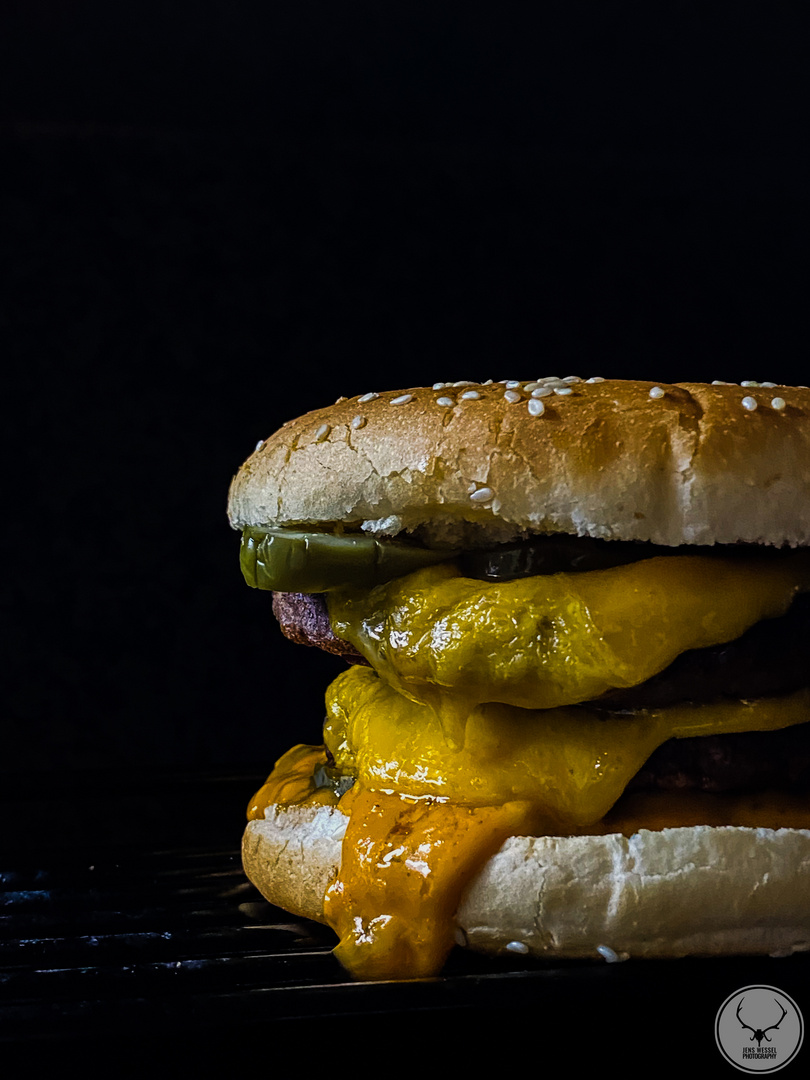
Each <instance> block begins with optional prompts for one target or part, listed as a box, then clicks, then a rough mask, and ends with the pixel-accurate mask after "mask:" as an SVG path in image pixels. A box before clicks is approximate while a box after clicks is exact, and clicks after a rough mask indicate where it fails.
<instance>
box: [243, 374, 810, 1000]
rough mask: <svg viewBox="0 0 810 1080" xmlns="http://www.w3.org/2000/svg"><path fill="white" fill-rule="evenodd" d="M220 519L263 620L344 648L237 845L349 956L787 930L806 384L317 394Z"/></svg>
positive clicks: (422, 968)
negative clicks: (310, 735)
mask: <svg viewBox="0 0 810 1080" xmlns="http://www.w3.org/2000/svg"><path fill="white" fill-rule="evenodd" d="M228 513H229V518H230V522H231V524H232V526H233V527H234V528H235V529H238V530H240V531H241V532H242V542H241V566H242V571H243V574H244V577H245V579H246V580H247V583H248V584H249V585H251V586H253V587H255V588H258V589H260V590H266V591H267V592H268V593H270V594H271V596H272V609H273V612H274V614H275V617H276V618H277V619H278V621H279V623H280V624H281V629H282V630H283V632H284V634H285V635H286V636H287V637H289V638H291V639H292V640H293V641H297V642H300V643H302V644H305V645H312V646H316V647H319V648H321V649H324V650H326V651H328V652H330V653H335V654H337V655H339V656H342V657H343V658H344V659H345V661H346V664H345V668H342V669H341V671H340V674H338V676H337V678H336V679H334V681H333V682H332V683H331V685H330V686H329V687H328V689H327V690H326V696H325V721H324V727H323V741H322V743H319V744H318V745H306V744H299V745H296V746H294V747H293V748H292V749H291V750H290V751H289V752H288V753H286V754H285V755H284V756H283V757H281V759H280V760H279V761H278V762H277V763H276V764H275V767H274V768H273V770H272V772H271V773H270V775H269V777H268V779H267V782H266V783H265V784H264V786H263V787H262V788H261V789H260V790H259V791H258V792H257V793H256V795H255V797H254V798H253V799H252V801H251V803H250V806H249V809H248V823H247V827H246V830H245V833H244V838H243V862H244V867H245V871H246V874H247V876H248V877H249V879H250V880H251V881H252V882H253V883H254V884H255V885H256V886H257V888H258V889H259V890H260V891H261V892H262V894H263V895H264V896H265V897H266V898H267V899H268V900H269V901H271V902H272V903H274V904H276V905H278V906H280V907H282V908H285V909H287V910H289V911H290V912H293V913H294V914H296V915H298V916H304V917H307V918H310V919H315V920H319V921H321V922H324V923H326V924H328V925H329V926H331V927H332V928H333V929H334V931H335V933H336V935H337V942H338V944H337V946H336V955H337V957H338V959H339V960H340V962H341V963H342V964H343V965H344V966H345V968H346V969H347V970H348V971H349V972H350V973H351V974H352V975H354V976H355V977H357V978H360V979H387V978H413V977H424V976H431V975H434V974H436V973H438V972H439V971H441V970H442V968H443V966H444V965H445V963H446V960H447V957H448V955H449V953H450V952H451V950H452V949H453V948H454V946H456V945H462V946H466V947H470V948H472V949H477V950H481V951H484V952H489V953H503V952H506V953H507V954H508V953H509V952H515V953H518V954H523V955H530V956H533V957H539V958H555V960H556V959H559V958H587V957H591V958H593V959H594V960H595V961H599V960H600V958H602V959H605V960H617V959H624V958H626V957H677V956H709V955H713V956H717V955H732V954H737V955H745V954H752V955H753V954H771V955H785V954H789V953H792V952H795V951H798V950H806V949H808V948H810V389H808V388H807V387H788V386H777V385H775V384H773V383H756V384H755V383H745V384H739V385H736V384H730V383H712V384H697V383H678V384H664V383H660V384H654V383H651V382H642V381H628V380H610V379H600V378H587V379H584V378H583V379H581V378H578V377H568V378H563V379H560V378H556V377H549V378H538V379H534V380H527V381H514V380H509V381H502V382H493V381H488V382H485V383H473V382H467V381H463V382H454V383H436V384H434V385H433V386H432V387H423V388H414V389H407V390H399V391H390V392H376V391H375V392H370V393H366V394H363V395H360V396H356V397H352V398H340V399H339V400H338V401H337V402H336V403H335V404H334V405H332V406H331V407H328V408H323V409H318V410H315V411H313V412H309V413H307V414H306V415H304V416H302V417H300V418H299V419H296V420H293V421H291V422H290V423H287V424H285V425H284V426H283V427H282V428H281V429H280V430H279V431H278V432H276V433H275V434H274V435H272V436H271V437H270V438H268V439H267V440H266V441H263V442H262V443H260V444H259V446H258V447H257V449H256V451H255V452H254V453H253V454H252V456H251V457H250V458H248V460H247V461H246V462H245V463H244V465H243V466H242V467H241V469H240V470H239V471H238V473H237V475H236V476H235V477H234V479H233V481H232V484H231V488H230V493H229V505H228ZM269 603H270V597H268V604H269Z"/></svg>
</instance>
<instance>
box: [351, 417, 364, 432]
mask: <svg viewBox="0 0 810 1080" xmlns="http://www.w3.org/2000/svg"><path fill="white" fill-rule="evenodd" d="M365 426H366V418H365V416H355V418H354V419H353V420H352V427H353V428H354V430H355V431H357V429H358V428H361V427H365Z"/></svg>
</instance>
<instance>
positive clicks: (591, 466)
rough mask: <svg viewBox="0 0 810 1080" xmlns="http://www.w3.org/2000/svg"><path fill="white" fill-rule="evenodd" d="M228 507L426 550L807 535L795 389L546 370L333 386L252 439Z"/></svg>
mask: <svg viewBox="0 0 810 1080" xmlns="http://www.w3.org/2000/svg"><path fill="white" fill-rule="evenodd" d="M533 393H534V394H539V396H533ZM228 515H229V517H230V520H231V524H232V525H233V527H234V528H243V527H244V526H245V525H275V526H278V525H316V524H317V525H326V524H332V523H335V524H338V523H339V524H342V525H344V526H347V527H351V528H362V529H364V530H366V531H368V532H371V533H373V534H375V535H382V536H396V535H397V534H399V533H403V532H414V531H415V532H417V533H418V535H419V536H420V538H421V539H422V540H423V542H425V543H427V544H429V545H435V546H441V545H443V544H459V543H467V544H475V543H492V542H493V541H498V540H508V539H511V538H513V537H520V536H525V535H529V534H534V533H569V534H574V535H579V536H593V537H602V538H606V539H616V540H646V541H652V542H653V543H656V544H664V545H670V546H675V545H680V544H715V543H717V544H728V543H735V542H747V543H757V544H769V545H775V546H785V545H789V546H792V547H795V546H799V545H807V544H810V389H808V388H807V387H787V386H779V387H775V386H774V385H773V384H769V385H768V386H762V385H751V384H747V385H746V386H739V385H736V384H727V383H723V384H711V385H709V384H704V383H675V384H671V383H660V384H655V383H652V382H637V381H629V380H610V379H605V380H601V379H600V380H587V381H585V380H581V379H574V378H569V379H565V380H562V379H556V378H554V379H536V380H530V381H526V382H508V383H504V382H500V383H486V384H478V383H452V384H449V383H447V384H441V383H439V384H436V386H434V387H433V388H418V389H410V390H399V391H386V392H381V393H372V394H364V395H362V396H359V397H353V398H341V399H340V400H339V401H338V402H337V403H336V404H334V405H332V406H330V407H329V408H324V409H317V410H315V411H314V412H310V413H307V414H306V415H305V416H302V417H300V418H299V419H297V420H293V421H291V422H290V423H288V424H285V425H284V427H282V428H281V429H280V430H279V431H277V432H276V433H275V434H274V435H272V436H271V437H270V438H269V439H267V440H266V441H265V442H263V443H261V444H260V445H259V447H257V449H256V451H255V452H254V453H253V454H252V456H251V457H250V458H248V460H247V461H246V462H245V464H244V465H243V466H242V468H241V469H240V470H239V473H238V474H237V475H236V476H235V477H234V480H233V482H232V484H231V490H230V497H229V504H228Z"/></svg>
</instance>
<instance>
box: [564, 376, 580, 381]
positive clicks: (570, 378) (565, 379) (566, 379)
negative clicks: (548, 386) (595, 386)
mask: <svg viewBox="0 0 810 1080" xmlns="http://www.w3.org/2000/svg"><path fill="white" fill-rule="evenodd" d="M563 382H564V383H578V382H582V379H580V377H579V375H566V376H565V377H564V378H563Z"/></svg>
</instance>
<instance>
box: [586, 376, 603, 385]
mask: <svg viewBox="0 0 810 1080" xmlns="http://www.w3.org/2000/svg"><path fill="white" fill-rule="evenodd" d="M604 381H605V380H604V379H603V378H602V376H601V375H592V376H591V377H590V379H586V380H585V382H589V383H595V382H604Z"/></svg>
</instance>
